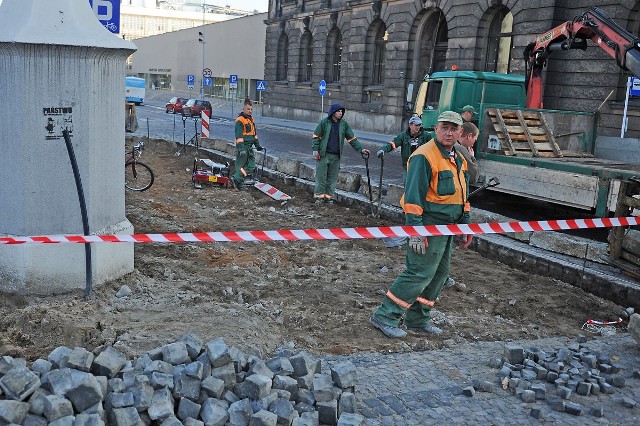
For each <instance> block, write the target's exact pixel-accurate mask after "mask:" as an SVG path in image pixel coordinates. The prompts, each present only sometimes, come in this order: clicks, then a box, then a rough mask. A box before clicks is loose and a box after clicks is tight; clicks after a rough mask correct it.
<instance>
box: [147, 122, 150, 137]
mask: <svg viewBox="0 0 640 426" xmlns="http://www.w3.org/2000/svg"><path fill="white" fill-rule="evenodd" d="M149 135H150V134H149V117H147V140H149Z"/></svg>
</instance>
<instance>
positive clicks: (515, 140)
mask: <svg viewBox="0 0 640 426" xmlns="http://www.w3.org/2000/svg"><path fill="white" fill-rule="evenodd" d="M486 112H487V116H488V117H489V119H490V120H491V124H492V125H493V128H494V129H495V131H496V133H497V136H498V139H499V140H500V143H501V146H502V150H503V153H504V154H505V155H512V156H518V157H562V151H561V150H560V148H559V147H558V144H557V143H556V140H555V138H554V136H553V132H552V131H551V129H550V128H549V126H548V125H547V122H546V121H545V119H544V117H543V115H542V113H541V112H539V111H522V110H517V109H503V108H487V109H486Z"/></svg>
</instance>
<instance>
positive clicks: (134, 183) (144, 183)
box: [124, 161, 154, 191]
mask: <svg viewBox="0 0 640 426" xmlns="http://www.w3.org/2000/svg"><path fill="white" fill-rule="evenodd" d="M153 178H154V177H153V170H151V167H149V166H147V165H146V164H144V163H141V162H140V161H136V162H131V163H128V164H125V166H124V186H125V188H127V189H130V190H132V191H146V190H147V189H149V188H151V185H153Z"/></svg>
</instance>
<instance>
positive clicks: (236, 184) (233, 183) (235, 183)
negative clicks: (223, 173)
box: [230, 178, 238, 191]
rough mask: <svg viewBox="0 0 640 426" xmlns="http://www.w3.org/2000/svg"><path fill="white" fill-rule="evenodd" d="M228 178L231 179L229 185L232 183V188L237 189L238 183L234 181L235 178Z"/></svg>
mask: <svg viewBox="0 0 640 426" xmlns="http://www.w3.org/2000/svg"><path fill="white" fill-rule="evenodd" d="M230 180H231V185H233V189H235V190H236V191H238V183H237V182H236V180H235V179H234V178H231V179H230Z"/></svg>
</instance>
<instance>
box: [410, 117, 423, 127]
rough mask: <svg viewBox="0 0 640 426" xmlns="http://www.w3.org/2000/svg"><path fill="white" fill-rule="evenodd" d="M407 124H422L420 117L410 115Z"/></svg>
mask: <svg viewBox="0 0 640 426" xmlns="http://www.w3.org/2000/svg"><path fill="white" fill-rule="evenodd" d="M409 124H413V125H415V126H422V119H421V118H420V117H411V118H410V119H409Z"/></svg>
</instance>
